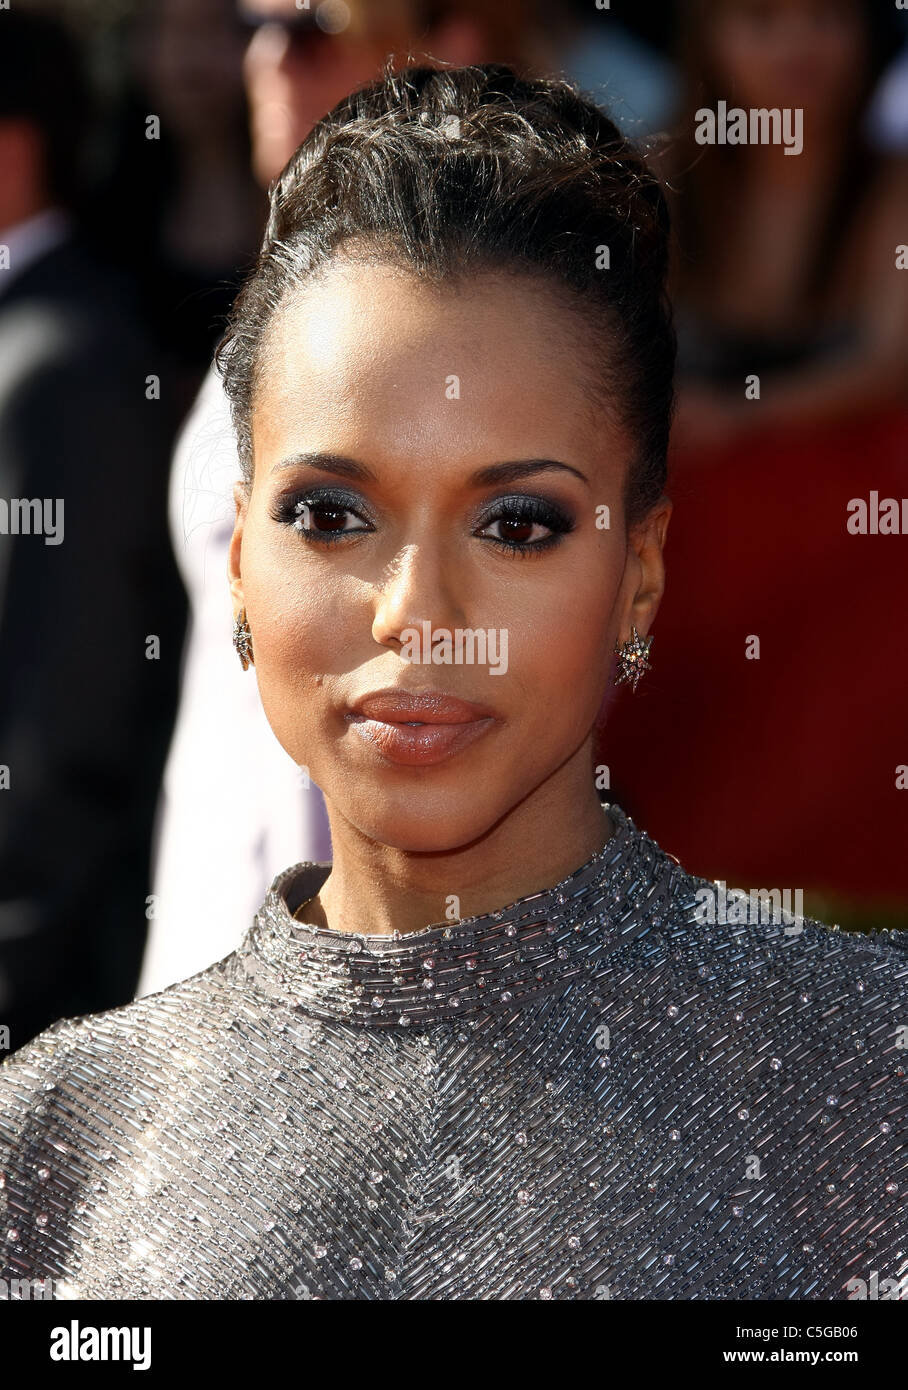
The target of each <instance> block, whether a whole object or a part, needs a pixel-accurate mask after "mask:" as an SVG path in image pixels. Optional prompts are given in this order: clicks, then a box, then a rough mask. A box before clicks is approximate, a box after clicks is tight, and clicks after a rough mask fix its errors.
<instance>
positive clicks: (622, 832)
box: [237, 804, 668, 1027]
mask: <svg viewBox="0 0 908 1390" xmlns="http://www.w3.org/2000/svg"><path fill="white" fill-rule="evenodd" d="M603 811H604V812H605V813H606V814H607V815H609V816H610V817H611V819H612V821H613V823H614V833H613V835H612V836H611V838H610V839H609V840H608V842H607V843H606V844H605V845H603V847H602V849H601V850H598V851H597V852H596V853H595V854H594V855H592V857H591V858H590V859H588V860H587V862H586V863H585V864H583V865H581V867H580V868H579V869H576V870H575V871H574V872H573V873H571V874H569V875H568V877H567V878H564V879H562V880H561V882H560V883H556V884H555V885H554V886H553V887H551V888H547V889H544V890H542V891H540V892H538V893H531V894H529V895H528V896H526V897H523V898H519V899H518V900H517V901H516V902H514V903H511V904H510V905H509V906H507V907H504V908H501V909H500V910H498V911H496V912H488V913H483V914H481V915H479V916H475V917H468V918H463V919H461V920H460V921H457V922H443V923H435V924H433V925H431V926H427V927H424V928H422V929H421V930H419V931H416V932H407V933H404V934H399V933H396V932H395V933H393V934H392V935H390V936H370V935H366V934H361V933H358V932H340V931H335V930H332V929H331V928H327V927H318V926H314V925H311V924H309V923H306V922H298V921H295V920H294V917H293V912H294V911H295V910H296V908H297V907H298V906H299V905H300V904H301V903H303V902H305V901H307V900H308V899H309V898H311V897H313V896H314V895H315V894H316V893H317V892H318V890H319V888H320V887H321V885H322V884H323V883H324V881H325V879H326V878H327V877H328V874H329V872H330V870H331V865H330V863H319V864H314V863H310V862H307V863H303V864H297V865H295V866H294V867H293V868H290V869H287V870H286V871H285V872H284V873H282V874H279V875H278V877H277V878H276V879H275V880H274V883H273V884H272V886H271V889H270V890H269V892H268V894H267V895H266V898H265V901H264V903H263V905H262V908H261V910H260V911H259V912H258V913H257V914H256V917H255V921H254V922H253V925H252V926H251V927H250V929H249V931H248V932H247V934H246V937H245V939H244V941H243V944H242V946H241V947H240V948H239V950H238V952H237V960H238V963H239V964H240V966H241V968H242V970H243V972H244V973H245V975H246V976H250V977H252V978H253V979H254V980H255V981H256V983H257V984H258V985H259V986H260V987H261V988H262V989H263V990H264V991H265V992H266V993H268V994H269V995H271V996H272V997H274V998H278V999H280V1000H282V1001H283V1002H284V1003H290V1004H293V1005H295V1006H296V1007H298V1008H299V1009H301V1010H303V1011H304V1012H306V1013H308V1014H312V1015H314V1016H316V1017H319V1018H323V1019H330V1018H333V1019H339V1020H345V1021H347V1022H353V1023H357V1024H366V1025H369V1026H379V1027H386V1026H394V1027H409V1026H411V1025H413V1024H423V1025H425V1024H431V1023H437V1022H440V1021H443V1020H451V1021H456V1020H457V1019H458V1018H461V1017H463V1016H464V1015H466V1014H471V1013H475V1012H478V1011H479V1010H486V1009H489V1008H495V1007H500V1008H503V1007H505V1006H508V1005H513V1004H519V1003H520V1002H521V1001H522V1000H523V999H525V998H527V997H529V996H531V995H535V994H539V993H540V992H551V991H552V990H557V989H563V988H565V987H566V986H567V985H569V984H570V982H571V980H572V979H574V978H575V977H576V976H578V975H579V974H582V973H585V972H586V971H589V970H595V968H596V964H597V961H598V960H599V959H600V958H601V957H602V956H603V955H604V954H608V953H610V951H611V950H613V949H615V947H616V946H617V945H620V944H623V942H624V941H626V940H628V939H630V937H631V936H633V935H638V934H639V933H640V932H641V931H642V930H645V928H646V926H647V925H648V924H649V922H650V921H651V919H652V915H653V912H654V910H655V908H656V906H657V904H658V900H659V898H660V896H661V895H660V894H659V893H658V892H657V891H656V890H657V889H658V888H659V883H660V879H664V870H665V867H666V861H667V859H668V856H666V855H664V854H663V853H662V851H661V850H660V849H659V848H658V846H657V845H655V844H654V843H653V842H652V841H651V840H650V839H649V838H648V836H646V835H644V834H643V833H642V832H641V831H639V830H638V829H637V828H636V826H635V825H634V823H633V821H631V819H630V818H629V817H628V816H626V815H625V813H624V812H623V811H622V810H621V808H620V807H619V806H617V805H615V804H611V805H606V806H604V807H603ZM663 890H664V885H663ZM641 909H642V910H641Z"/></svg>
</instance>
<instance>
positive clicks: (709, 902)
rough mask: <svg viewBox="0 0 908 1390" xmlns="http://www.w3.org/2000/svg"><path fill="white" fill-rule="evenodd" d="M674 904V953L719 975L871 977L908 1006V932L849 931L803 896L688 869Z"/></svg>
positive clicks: (677, 882)
mask: <svg viewBox="0 0 908 1390" xmlns="http://www.w3.org/2000/svg"><path fill="white" fill-rule="evenodd" d="M667 857H668V856H667ZM673 901H674V907H675V911H674V912H673V914H672V917H671V922H670V925H669V935H670V936H671V938H672V943H673V946H674V949H675V950H676V952H679V953H680V954H682V955H685V954H687V955H689V956H690V957H691V958H692V959H693V958H694V957H698V958H702V961H703V962H704V963H712V965H713V967H714V968H715V969H716V971H718V972H721V973H724V972H726V971H728V972H731V973H734V972H735V971H736V970H740V969H742V968H743V969H744V970H745V971H749V972H751V973H753V971H755V970H756V969H758V968H761V969H766V970H768V971H771V972H772V973H773V974H774V975H775V976H776V977H782V976H784V975H785V974H792V975H797V974H800V973H803V970H804V967H805V964H808V963H810V964H811V966H812V967H813V968H815V969H816V970H817V971H818V972H819V973H820V977H821V978H823V979H826V980H828V981H829V982H830V983H833V982H834V981H835V979H837V978H838V979H845V978H854V979H855V980H857V979H858V978H859V977H861V975H862V972H871V974H872V978H873V982H874V984H875V986H876V987H878V988H879V987H884V986H885V983H886V981H889V982H891V988H892V990H893V992H894V993H895V994H897V995H898V994H901V995H904V996H905V997H906V1000H908V930H901V929H896V928H893V927H888V926H887V927H873V926H871V927H869V928H868V929H867V930H863V931H854V930H849V931H846V930H842V929H841V928H840V927H839V926H838V925H837V924H829V923H827V922H823V921H821V920H820V919H819V918H816V917H811V916H810V915H808V914H807V913H806V912H805V911H804V894H803V890H802V889H799V888H765V887H759V888H737V887H732V886H730V885H729V884H727V883H726V882H725V881H724V880H721V879H717V880H709V879H706V878H703V877H701V876H699V875H696V874H691V873H687V872H686V871H685V870H683V869H682V868H681V867H680V866H678V867H677V868H676V869H675V878H674V893H673ZM867 978H870V976H869V975H868V977H867ZM860 992H861V990H860V989H859V990H858V993H860Z"/></svg>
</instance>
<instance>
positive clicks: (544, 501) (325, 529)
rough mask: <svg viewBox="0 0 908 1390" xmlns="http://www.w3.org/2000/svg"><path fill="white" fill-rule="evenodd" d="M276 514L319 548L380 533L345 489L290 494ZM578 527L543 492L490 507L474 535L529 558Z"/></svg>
mask: <svg viewBox="0 0 908 1390" xmlns="http://www.w3.org/2000/svg"><path fill="white" fill-rule="evenodd" d="M270 515H271V517H272V519H273V520H274V521H276V522H278V523H280V524H282V525H286V526H291V527H292V528H293V529H294V531H296V533H297V534H298V535H299V536H301V537H302V538H303V539H304V540H305V541H307V542H309V543H311V544H315V545H331V544H335V543H337V542H338V541H342V540H344V539H349V538H351V537H353V536H362V535H365V534H368V533H369V532H372V531H375V530H376V529H377V523H376V519H375V517H374V515H373V512H372V509H371V508H370V507H369V506H368V504H367V503H366V501H365V499H364V498H363V497H362V495H361V494H359V493H356V492H351V491H350V490H348V489H346V488H339V487H330V486H326V487H310V488H306V489H299V490H294V491H292V492H287V493H284V494H282V495H280V496H278V497H277V498H275V499H274V501H273V503H272V504H271V507H270ZM575 526H576V521H575V518H574V517H573V515H572V514H571V513H570V512H569V511H568V510H567V509H566V508H565V507H564V506H563V505H561V504H560V503H556V502H553V501H552V500H551V499H549V498H546V497H541V496H539V495H538V494H530V493H511V494H508V495H506V496H502V497H495V498H491V499H489V500H488V501H487V502H486V503H484V504H483V506H482V508H481V510H480V512H479V515H478V517H477V518H476V520H475V522H474V523H473V525H472V528H471V532H470V534H471V535H472V536H473V537H475V538H476V539H478V540H481V541H485V542H486V543H488V544H490V545H494V546H495V547H496V548H498V549H499V550H502V551H504V552H506V553H509V554H512V555H515V556H529V555H533V554H537V553H540V552H542V551H545V550H550V549H552V548H553V547H554V546H556V545H558V544H560V542H561V541H562V539H563V538H564V537H565V536H566V535H568V534H569V533H570V532H571V531H573V530H574V528H575Z"/></svg>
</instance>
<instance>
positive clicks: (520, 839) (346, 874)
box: [299, 769, 613, 936]
mask: <svg viewBox="0 0 908 1390" xmlns="http://www.w3.org/2000/svg"><path fill="white" fill-rule="evenodd" d="M560 771H561V772H563V771H564V769H561V770H560ZM327 805H328V817H329V821H330V824H331V838H332V847H333V851H334V858H333V864H332V869H331V873H330V874H329V876H328V878H327V879H326V880H325V883H324V884H323V885H322V888H321V891H320V892H319V894H318V896H317V897H315V898H313V899H312V901H311V902H310V903H309V904H307V906H306V907H305V908H303V909H301V910H300V913H299V917H300V919H301V920H303V921H306V922H311V923H313V924H314V925H316V926H320V927H329V928H331V929H332V930H334V931H345V932H350V931H355V932H361V933H364V934H366V935H374V936H386V935H390V934H391V933H392V932H394V931H397V932H400V933H401V935H404V934H406V933H408V932H413V931H419V930H421V929H422V928H424V927H427V926H429V925H430V924H434V923H438V922H443V921H445V920H450V921H456V920H458V918H467V917H474V916H478V915H481V914H484V913H487V912H495V911H497V910H498V909H499V908H502V907H507V906H508V905H509V904H510V903H512V902H516V901H517V900H518V899H519V898H523V897H526V896H528V895H529V894H531V893H536V892H541V891H542V890H543V889H546V888H550V887H552V885H553V884H555V883H558V882H560V880H561V879H563V878H566V877H567V876H568V875H569V874H571V873H573V871H574V870H575V869H578V868H580V866H581V865H582V864H585V863H586V861H587V860H588V859H590V858H591V857H592V856H593V855H594V854H595V853H596V852H597V851H598V850H600V849H602V847H603V846H604V845H605V844H606V843H607V842H608V840H609V839H610V838H611V835H612V833H613V825H612V822H611V820H610V818H609V817H608V816H607V815H606V814H605V813H604V812H603V809H602V805H601V803H600V801H599V799H598V797H597V796H596V792H595V790H594V788H593V786H592V782H591V779H590V776H589V774H588V773H587V774H586V776H585V777H584V779H583V782H582V784H581V785H577V780H576V778H573V777H572V778H563V779H562V778H560V777H559V775H558V774H555V776H554V777H553V778H550V779H549V780H548V782H546V783H545V784H543V786H542V787H539V788H537V789H536V790H535V791H534V792H533V793H531V794H530V795H529V796H528V797H526V798H524V800H523V801H522V802H520V803H519V804H518V805H517V806H516V807H514V808H513V809H512V810H511V811H510V812H508V814H507V815H506V816H504V817H503V818H502V819H501V820H499V821H498V822H497V823H496V824H495V825H493V826H492V827H491V829H489V830H488V831H487V832H486V833H485V834H483V835H481V836H480V837H479V838H478V839H476V840H474V841H472V842H471V843H470V844H468V845H466V846H464V847H461V848H458V849H454V850H450V851H434V852H431V853H426V852H416V853H414V852H411V851H409V850H404V849H398V848H395V847H393V846H390V845H386V844H380V843H378V842H377V841H375V840H373V839H370V838H369V837H368V836H366V835H364V834H362V832H361V831H359V830H358V829H357V828H356V827H355V826H353V825H352V824H351V823H350V822H349V821H348V820H346V819H345V818H344V817H342V816H341V815H340V813H339V812H338V810H337V808H336V807H334V806H332V805H331V804H330V802H329V803H327Z"/></svg>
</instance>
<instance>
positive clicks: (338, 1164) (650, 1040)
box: [0, 805, 908, 1300]
mask: <svg viewBox="0 0 908 1390" xmlns="http://www.w3.org/2000/svg"><path fill="white" fill-rule="evenodd" d="M604 810H605V812H606V814H608V815H610V816H611V818H612V821H613V823H614V834H613V835H612V837H611V838H610V839H609V841H608V842H607V843H606V845H605V846H604V847H603V849H602V850H600V851H599V852H598V853H597V854H595V855H593V857H592V858H591V859H590V860H589V861H588V862H587V863H586V864H585V865H583V866H582V868H580V869H578V870H577V871H576V872H575V873H573V874H571V875H570V876H569V877H568V878H566V879H565V880H564V881H563V882H561V883H560V884H557V885H555V886H554V887H553V888H551V889H548V890H546V891H544V892H542V893H535V894H532V895H529V896H528V897H525V898H522V899H520V901H519V902H517V903H514V904H512V905H511V906H510V907H508V908H506V909H504V910H502V911H500V912H493V913H489V914H486V915H483V916H478V917H474V918H471V919H469V920H464V921H460V922H456V923H450V924H444V923H443V924H438V925H434V926H431V927H427V928H425V929H424V930H422V931H419V932H416V933H411V934H406V935H404V936H392V937H377V936H365V935H355V934H347V933H341V932H335V931H331V930H329V929H325V928H321V927H315V926H309V925H307V924H305V923H301V922H297V921H295V920H294V918H293V915H292V914H293V912H294V910H295V909H296V908H297V907H298V906H299V905H300V904H301V903H302V902H304V901H306V900H307V899H308V898H310V897H312V896H313V895H314V894H315V893H316V892H317V891H318V889H319V887H320V885H321V883H323V882H324V880H325V878H326V877H327V875H328V872H329V870H330V866H329V865H327V864H303V865H297V866H296V867H294V868H293V869H290V870H288V871H287V872H286V873H283V874H281V875H280V876H279V877H278V878H277V879H276V880H275V882H274V884H273V886H272V888H271V890H270V891H269V893H268V895H267V897H266V899H265V902H264V904H263V906H262V909H261V911H260V912H259V913H258V914H257V916H256V919H255V921H254V923H253V925H252V926H251V928H250V929H249V931H248V933H247V935H246V938H245V940H244V942H243V944H242V946H241V947H240V949H239V950H237V951H236V952H234V953H233V954H232V955H230V956H227V957H226V958H225V959H224V960H222V961H220V962H218V963H217V964H216V965H213V966H211V967H210V968H208V969H207V970H204V971H202V972H201V973H200V974H198V975H195V976H193V978H192V979H190V980H186V981H184V982H182V983H181V984H178V985H174V986H172V987H170V988H169V989H166V990H164V991H162V992H161V993H159V994H156V995H152V996H149V997H146V998H144V999H140V1000H137V1001H135V1002H133V1003H131V1004H127V1005H125V1006H123V1007H122V1008H118V1009H114V1010H111V1011H109V1012H106V1013H102V1014H97V1015H93V1016H87V1017H84V1018H81V1019H75V1020H63V1021H62V1022H60V1023H58V1024H56V1025H54V1027H52V1028H49V1029H48V1030H47V1031H46V1032H44V1033H42V1034H41V1035H40V1037H38V1038H36V1039H35V1040H33V1041H32V1042H30V1043H29V1044H27V1045H26V1046H25V1047H23V1048H21V1049H20V1050H19V1051H18V1052H17V1053H15V1054H14V1055H13V1056H12V1057H10V1058H8V1059H7V1060H6V1062H5V1063H4V1065H3V1066H2V1067H0V1171H2V1178H0V1183H2V1186H0V1251H2V1252H3V1258H2V1261H0V1264H2V1274H3V1278H4V1279H6V1280H7V1281H12V1280H21V1279H30V1280H42V1281H44V1280H52V1281H53V1285H52V1287H53V1296H54V1297H55V1298H58V1299H67V1298H89V1299H102V1298H113V1299H127V1298H138V1299H366V1300H373V1299H381V1300H397V1299H403V1300H409V1299H543V1300H548V1299H580V1300H586V1299H610V1298H614V1299H832V1300H836V1299H847V1298H848V1297H849V1296H855V1295H854V1293H853V1292H851V1290H852V1289H853V1286H851V1285H849V1282H848V1281H850V1280H855V1279H863V1280H864V1281H865V1282H866V1283H870V1282H871V1276H872V1274H873V1272H874V1271H876V1272H877V1277H878V1281H879V1282H880V1284H881V1285H882V1281H883V1280H885V1279H890V1280H894V1281H901V1280H902V1279H903V1278H905V1277H906V1275H908V1159H906V1149H905V1121H906V1094H908V932H904V931H903V932H882V933H872V934H870V935H868V936H864V935H851V934H847V933H841V932H838V931H836V930H833V929H830V928H828V927H825V926H823V925H822V924H820V923H818V922H814V921H810V920H806V921H804V922H803V923H797V924H796V925H795V926H792V919H791V918H788V919H787V925H786V923H785V922H784V921H780V920H776V921H772V922H767V921H763V920H760V914H759V912H755V911H753V910H752V908H751V906H750V904H749V903H748V905H747V907H746V908H745V910H744V912H743V914H742V912H741V911H740V910H739V911H738V913H737V914H734V915H737V916H739V917H740V916H742V915H743V916H745V917H747V920H736V921H734V922H724V923H723V922H721V921H719V922H717V923H716V924H714V925H710V924H709V922H708V921H704V920H703V917H704V915H705V914H704V913H703V912H702V903H703V901H704V890H706V892H707V897H708V896H709V895H712V897H713V899H715V898H716V894H717V889H716V885H714V884H709V883H708V882H706V881H705V880H703V879H697V878H694V877H692V876H690V875H688V874H686V873H685V872H684V871H683V870H682V869H681V868H680V866H679V865H678V864H677V863H676V862H675V861H674V860H673V859H672V858H671V856H669V855H667V854H665V853H664V852H663V851H662V850H661V849H660V848H659V847H658V846H657V845H656V844H655V843H654V842H653V841H652V840H651V839H650V838H649V837H648V836H647V835H645V834H643V833H642V832H641V831H639V830H638V829H637V828H636V827H635V826H634V824H633V822H632V821H631V820H630V819H629V818H628V817H627V816H626V815H625V814H624V813H623V812H622V811H621V809H620V808H619V807H617V806H614V805H612V806H609V807H605V808H604ZM698 894H699V897H698ZM744 901H745V902H747V900H744ZM698 905H699V908H700V909H701V910H698ZM716 915H719V916H721V914H716ZM728 915H733V914H728ZM904 1287H905V1288H906V1289H908V1284H906V1285H905V1286H904ZM891 1296H897V1294H896V1295H891Z"/></svg>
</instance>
